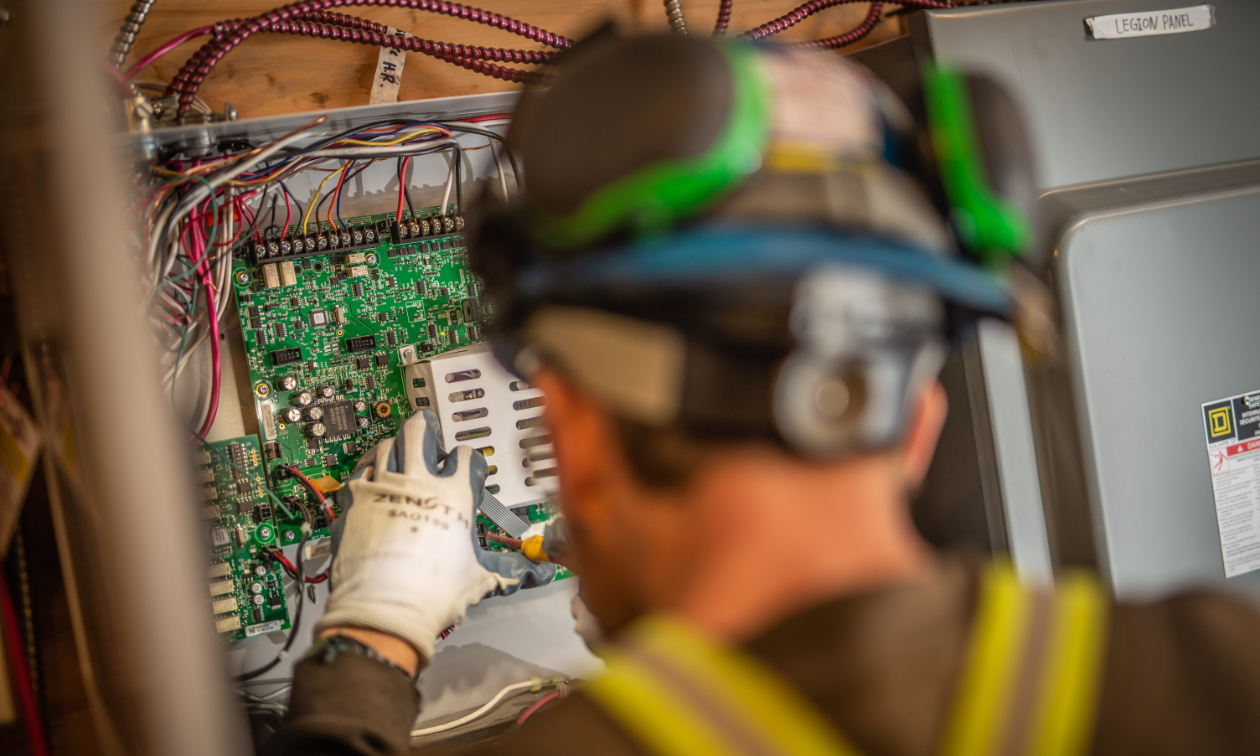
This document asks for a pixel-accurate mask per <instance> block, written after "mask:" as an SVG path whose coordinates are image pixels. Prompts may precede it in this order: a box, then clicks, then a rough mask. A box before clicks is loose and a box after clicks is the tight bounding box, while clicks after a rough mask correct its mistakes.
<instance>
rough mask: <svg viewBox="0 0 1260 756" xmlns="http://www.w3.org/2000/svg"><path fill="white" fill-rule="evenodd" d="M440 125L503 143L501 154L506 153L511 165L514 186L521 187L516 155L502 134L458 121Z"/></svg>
mask: <svg viewBox="0 0 1260 756" xmlns="http://www.w3.org/2000/svg"><path fill="white" fill-rule="evenodd" d="M442 125H443V126H445V127H446V128H447V129H449V130H451V131H458V132H460V133H461V134H477V135H478V136H483V137H487V138H489V139H493V140H495V141H497V142H498V143H499V144H501V145H503V154H505V155H507V159H508V162H509V163H510V164H511V165H512V178H514V179H515V180H516V187H517V188H518V189H519V188H520V187H521V169H520V166H518V165H517V164H516V156H515V155H513V154H512V150H510V149H508V143H507V140H506V139H504V138H503V135H502V134H499V133H497V132H494V131H491V130H489V129H481V128H478V127H476V126H465V125H463V124H459V123H443V124H442Z"/></svg>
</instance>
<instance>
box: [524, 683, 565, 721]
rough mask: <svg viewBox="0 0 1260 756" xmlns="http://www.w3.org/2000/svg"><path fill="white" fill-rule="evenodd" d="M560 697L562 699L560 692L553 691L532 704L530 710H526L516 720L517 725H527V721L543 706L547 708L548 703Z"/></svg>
mask: <svg viewBox="0 0 1260 756" xmlns="http://www.w3.org/2000/svg"><path fill="white" fill-rule="evenodd" d="M559 697H560V691H558V690H553V691H551V692H550V693H548V694H547V695H545V696H543V697H542V698H540V699H538V700H537V701H535V702H533V703H532V704H530V706H529V708H528V709H526V710H525V711H522V712H521V715H520V716H519V717H517V718H516V723H517V724H518V725H521V724H525V720H526V719H529V718H530V717H532V716H533V715H534V712H536V711H538V710H539V709H541V708H542V707H543V706H546V705H547V702H549V701H553V700H555V699H557V698H559Z"/></svg>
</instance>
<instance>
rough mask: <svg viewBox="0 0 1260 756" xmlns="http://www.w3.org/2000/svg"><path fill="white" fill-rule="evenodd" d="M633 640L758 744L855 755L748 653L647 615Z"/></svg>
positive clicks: (816, 755)
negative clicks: (698, 689) (698, 690)
mask: <svg viewBox="0 0 1260 756" xmlns="http://www.w3.org/2000/svg"><path fill="white" fill-rule="evenodd" d="M635 641H636V643H637V644H638V645H639V646H640V647H641V648H643V649H644V650H645V651H647V652H649V653H654V654H656V655H657V656H658V657H659V658H662V659H663V660H665V661H667V662H668V663H669V664H671V665H672V666H673V667H674V668H675V669H677V670H678V671H679V672H681V673H683V674H686V675H687V677H688V678H689V679H690V680H691V681H692V682H693V684H695V685H697V686H703V687H704V689H705V691H706V692H707V693H708V694H709V696H710V697H711V698H712V699H713V700H714V701H716V702H717V703H718V704H719V705H722V706H724V707H725V708H726V709H727V710H729V711H731V712H733V713H735V714H736V715H738V716H739V717H740V718H741V720H742V721H743V722H744V723H745V724H746V725H748V726H749V727H750V729H753V730H754V731H755V732H756V733H757V734H759V735H760V737H761V739H762V741H763V742H765V743H766V744H768V745H770V746H771V747H773V748H775V750H776V751H777V752H779V753H782V754H790V755H791V756H857V754H858V751H857V749H855V748H854V747H853V746H851V745H850V744H849V743H848V742H846V741H845V740H844V738H843V737H841V735H840V733H838V732H837V731H836V730H835V729H834V728H833V727H832V725H831V724H830V723H828V722H827V721H826V720H825V719H823V718H822V716H821V715H820V714H819V713H818V711H817V709H816V708H815V706H814V705H813V704H812V703H810V702H809V701H807V700H805V699H804V698H803V697H802V696H801V695H800V694H799V693H797V692H796V691H795V690H793V689H792V688H791V687H789V686H788V685H786V684H785V683H784V682H783V681H782V680H781V679H780V677H779V676H778V675H777V674H776V673H774V672H773V671H771V670H769V669H767V668H766V667H765V666H763V665H762V664H761V663H760V662H758V661H757V660H755V659H753V658H752V657H750V656H748V655H746V654H743V653H741V652H738V651H734V650H730V649H727V648H724V647H722V646H720V645H717V644H715V643H713V642H711V641H710V640H708V639H707V638H705V637H703V636H702V635H700V634H698V633H696V632H695V631H694V630H692V629H691V628H689V627H687V626H686V625H683V624H681V623H679V622H676V621H673V620H670V619H667V618H664V617H652V618H648V619H646V620H644V621H643V622H642V623H641V624H640V625H639V626H638V627H637V628H636V633H635Z"/></svg>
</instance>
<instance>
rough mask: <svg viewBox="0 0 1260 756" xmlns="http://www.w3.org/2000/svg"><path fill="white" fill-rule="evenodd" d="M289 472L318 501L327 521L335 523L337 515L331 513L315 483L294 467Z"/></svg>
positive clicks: (329, 505)
mask: <svg viewBox="0 0 1260 756" xmlns="http://www.w3.org/2000/svg"><path fill="white" fill-rule="evenodd" d="M289 472H291V473H293V477H295V478H297V479H298V481H299V482H301V484H302V485H303V486H305V487H306V490H308V491H310V492H311V493H312V494H313V495H314V496H315V498H316V499H317V500H318V501H319V504H320V508H321V509H323V510H324V512H326V513H327V514H328V519H329V520H330V521H335V520H336V519H337V515H336V514H334V513H333V510H332V505H331V504H329V503H328V502H327V500H325V499H324V492H323V491H321V490H319V486H317V485H315V481H313V480H311V479H310V478H308V477H306V476H305V475H303V474H302V471H301V470H298V469H297V468H296V467H290V468H289Z"/></svg>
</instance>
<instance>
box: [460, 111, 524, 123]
mask: <svg viewBox="0 0 1260 756" xmlns="http://www.w3.org/2000/svg"><path fill="white" fill-rule="evenodd" d="M511 117H512V114H511V113H495V114H494V115H480V116H473V117H471V118H461V119H459V121H457V123H481V122H482V121H502V120H503V119H505V118H511Z"/></svg>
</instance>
